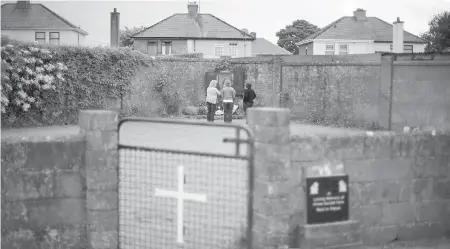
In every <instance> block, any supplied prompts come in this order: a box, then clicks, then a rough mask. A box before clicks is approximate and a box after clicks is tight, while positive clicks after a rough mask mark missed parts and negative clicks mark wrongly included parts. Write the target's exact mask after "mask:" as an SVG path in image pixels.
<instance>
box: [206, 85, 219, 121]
mask: <svg viewBox="0 0 450 249" xmlns="http://www.w3.org/2000/svg"><path fill="white" fill-rule="evenodd" d="M219 95H220V92H219V90H217V80H211V82H209V87H208V88H207V89H206V107H207V108H208V114H207V115H206V120H207V121H208V122H214V115H215V114H216V108H217V97H218V96H219Z"/></svg>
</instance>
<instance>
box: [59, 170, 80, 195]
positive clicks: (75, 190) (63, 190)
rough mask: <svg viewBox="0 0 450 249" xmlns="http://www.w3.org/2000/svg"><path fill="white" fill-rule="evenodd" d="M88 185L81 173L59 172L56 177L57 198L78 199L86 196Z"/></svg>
mask: <svg viewBox="0 0 450 249" xmlns="http://www.w3.org/2000/svg"><path fill="white" fill-rule="evenodd" d="M85 189H86V184H85V181H84V178H83V177H82V176H81V174H80V173H79V172H58V173H56V175H55V197H63V198H64V197H67V198H76V197H83V196H84V195H85Z"/></svg>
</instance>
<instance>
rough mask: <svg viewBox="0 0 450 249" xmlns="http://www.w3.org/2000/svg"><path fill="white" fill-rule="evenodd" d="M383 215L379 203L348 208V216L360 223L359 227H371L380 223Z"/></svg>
mask: <svg viewBox="0 0 450 249" xmlns="http://www.w3.org/2000/svg"><path fill="white" fill-rule="evenodd" d="M382 216H383V213H382V210H381V206H380V205H367V206H360V207H355V208H352V209H350V218H351V219H352V220H357V221H359V222H360V223H361V227H373V226H377V225H379V224H380V221H381V218H382Z"/></svg>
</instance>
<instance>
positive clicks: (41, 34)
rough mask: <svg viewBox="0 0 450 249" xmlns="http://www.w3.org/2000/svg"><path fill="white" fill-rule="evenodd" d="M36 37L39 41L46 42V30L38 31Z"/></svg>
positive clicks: (40, 42)
mask: <svg viewBox="0 0 450 249" xmlns="http://www.w3.org/2000/svg"><path fill="white" fill-rule="evenodd" d="M34 38H35V40H36V41H37V43H39V44H45V32H36V33H35V37H34Z"/></svg>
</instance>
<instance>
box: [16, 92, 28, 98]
mask: <svg viewBox="0 0 450 249" xmlns="http://www.w3.org/2000/svg"><path fill="white" fill-rule="evenodd" d="M17 94H18V95H19V96H20V97H22V98H24V99H26V98H27V97H28V95H27V93H26V92H24V91H23V90H20V91H18V92H17Z"/></svg>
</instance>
